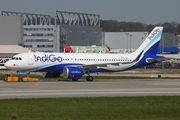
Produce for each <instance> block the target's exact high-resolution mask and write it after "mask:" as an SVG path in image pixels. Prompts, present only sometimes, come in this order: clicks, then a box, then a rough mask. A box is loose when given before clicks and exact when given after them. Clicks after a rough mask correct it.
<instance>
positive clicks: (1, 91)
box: [0, 79, 180, 99]
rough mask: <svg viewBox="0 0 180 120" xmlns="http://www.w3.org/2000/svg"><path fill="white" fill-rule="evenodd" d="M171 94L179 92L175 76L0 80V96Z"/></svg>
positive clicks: (5, 97) (179, 81)
mask: <svg viewBox="0 0 180 120" xmlns="http://www.w3.org/2000/svg"><path fill="white" fill-rule="evenodd" d="M162 95H163V96H174V95H178V96H179V95H180V80H178V79H134V80H129V79H124V80H122V79H121V80H95V81H93V82H87V81H85V80H79V81H76V82H73V81H70V80H69V81H68V80H67V81H50V80H49V81H39V82H4V81H0V99H8V98H52V97H53V98H54V97H100V96H101V97H103V96H162Z"/></svg>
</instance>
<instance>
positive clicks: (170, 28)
mask: <svg viewBox="0 0 180 120" xmlns="http://www.w3.org/2000/svg"><path fill="white" fill-rule="evenodd" d="M155 26H163V27H164V29H163V31H164V32H166V33H174V34H176V35H177V34H180V23H177V22H164V23H158V24H155V25H152V24H149V25H147V24H144V23H141V22H125V21H122V22H118V21H117V20H101V21H100V27H101V28H102V31H103V32H144V31H148V32H150V31H151V30H152V29H153V28H154V27H155Z"/></svg>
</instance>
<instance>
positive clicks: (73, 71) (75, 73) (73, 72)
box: [63, 67, 84, 79]
mask: <svg viewBox="0 0 180 120" xmlns="http://www.w3.org/2000/svg"><path fill="white" fill-rule="evenodd" d="M83 74H84V72H83V69H82V68H77V67H64V69H63V76H64V78H69V79H79V78H81V77H82V76H83Z"/></svg>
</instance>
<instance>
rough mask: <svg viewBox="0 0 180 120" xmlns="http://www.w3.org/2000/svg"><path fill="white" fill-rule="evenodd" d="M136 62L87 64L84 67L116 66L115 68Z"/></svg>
mask: <svg viewBox="0 0 180 120" xmlns="http://www.w3.org/2000/svg"><path fill="white" fill-rule="evenodd" d="M133 62H135V61H129V62H114V63H112V62H111V63H92V64H85V65H83V66H82V67H84V68H92V67H107V66H111V65H114V66H120V65H123V64H130V63H133Z"/></svg>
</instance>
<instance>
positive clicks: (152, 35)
mask: <svg viewBox="0 0 180 120" xmlns="http://www.w3.org/2000/svg"><path fill="white" fill-rule="evenodd" d="M159 31H160V30H159V29H157V30H154V31H153V32H152V34H151V35H150V36H149V37H148V38H149V40H151V39H152V38H153V37H154V36H155V35H156V34H158V32H159Z"/></svg>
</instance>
